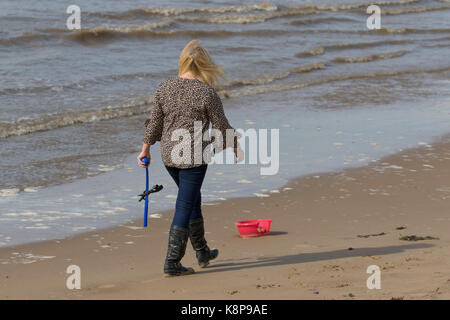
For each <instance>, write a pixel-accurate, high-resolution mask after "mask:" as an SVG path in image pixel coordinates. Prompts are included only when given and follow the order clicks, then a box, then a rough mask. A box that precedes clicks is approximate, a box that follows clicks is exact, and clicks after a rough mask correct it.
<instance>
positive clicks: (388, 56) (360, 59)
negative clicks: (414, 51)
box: [333, 50, 406, 63]
mask: <svg viewBox="0 0 450 320" xmlns="http://www.w3.org/2000/svg"><path fill="white" fill-rule="evenodd" d="M405 53H406V51H404V50H401V51H396V52H389V53H375V54H371V55H369V56H364V57H358V58H347V57H338V58H335V59H333V61H334V62H340V63H361V62H370V61H374V60H380V59H393V58H397V57H401V56H403V55H404V54H405Z"/></svg>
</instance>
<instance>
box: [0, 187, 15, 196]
mask: <svg viewBox="0 0 450 320" xmlns="http://www.w3.org/2000/svg"><path fill="white" fill-rule="evenodd" d="M19 191H20V190H19V189H18V188H11V189H2V190H0V197H15V196H17V194H18V193H19Z"/></svg>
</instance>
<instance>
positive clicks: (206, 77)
mask: <svg viewBox="0 0 450 320" xmlns="http://www.w3.org/2000/svg"><path fill="white" fill-rule="evenodd" d="M188 71H190V72H192V74H193V75H194V77H195V78H197V79H199V80H200V81H203V82H205V83H207V84H209V85H210V86H214V84H215V83H216V82H217V80H218V77H222V78H225V74H224V72H223V71H222V68H221V67H220V66H219V65H217V64H215V63H214V62H213V61H212V59H211V57H210V56H209V54H208V52H207V51H206V50H205V48H203V46H202V45H201V44H200V42H199V41H198V40H191V41H190V42H189V43H188V44H187V45H186V46H185V47H184V49H183V50H182V51H181V53H180V59H179V61H178V75H179V76H181V75H182V74H184V73H186V72H188Z"/></svg>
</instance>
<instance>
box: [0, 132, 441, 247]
mask: <svg viewBox="0 0 450 320" xmlns="http://www.w3.org/2000/svg"><path fill="white" fill-rule="evenodd" d="M449 138H450V133H445V134H441V135H439V136H436V137H434V138H433V140H432V141H431V142H430V143H429V144H431V145H435V144H439V143H441V142H442V141H445V140H447V139H449ZM421 144H422V145H421ZM429 144H428V143H418V145H416V146H411V147H407V148H405V149H400V151H396V152H394V153H391V154H387V155H384V156H381V157H380V158H378V159H376V160H371V162H369V163H366V164H361V165H356V166H353V165H352V166H342V167H338V168H335V169H333V170H328V171H326V170H325V171H315V172H312V173H305V174H303V175H300V176H296V177H294V178H290V179H289V180H288V181H287V182H286V183H284V184H282V185H280V186H279V187H278V188H276V189H278V190H280V189H283V188H285V187H288V185H290V184H291V183H292V182H293V181H296V180H300V179H304V178H307V177H312V176H317V175H326V174H334V173H340V172H345V171H347V170H354V169H361V168H365V167H368V166H371V165H374V164H376V163H379V162H380V161H382V160H383V159H385V158H389V157H392V156H395V155H399V154H402V153H404V152H407V151H409V150H414V149H419V148H422V147H424V146H426V145H429ZM158 152H159V149H158ZM130 155H131V153H130V154H129V155H128V156H127V157H129V156H130ZM157 156H158V157H159V153H158V154H157ZM133 160H134V157H133ZM121 169H126V164H125V162H124V165H123V167H122V168H121ZM99 175H101V173H100V174H99ZM81 180H82V179H81ZM77 181H80V179H77V180H74V181H71V182H70V183H76V182H77ZM62 185H65V184H62ZM58 186H59V185H54V186H51V187H58ZM270 191H271V190H269V189H267V192H264V193H265V194H268V195H271V194H272V193H270ZM258 193H259V192H258ZM260 194H261V193H260ZM257 197H258V196H256V193H253V195H244V196H232V197H229V198H228V197H227V198H226V199H225V200H223V199H221V200H211V201H209V202H203V203H202V206H211V205H214V204H216V203H218V202H223V201H229V200H232V199H242V198H245V199H250V198H257ZM136 199H137V198H136ZM139 210H140V209H139ZM172 210H173V209H172V208H171V209H157V211H155V212H152V213H151V214H155V215H166V214H170V212H171V211H172ZM153 219H155V218H150V213H149V223H150V221H151V220H153ZM124 220H128V222H127V221H124V222H122V223H119V224H114V225H109V226H106V227H101V228H98V229H92V230H91V231H81V232H78V233H72V234H68V235H67V236H63V237H59V238H54V239H44V240H37V241H30V242H22V243H17V244H12V245H4V246H0V250H1V249H7V248H14V247H19V246H24V245H32V244H39V243H45V242H49V241H50V242H51V241H62V240H65V239H69V238H72V237H75V236H82V235H83V234H90V233H98V232H102V231H104V230H107V229H111V228H116V227H120V226H124V225H133V226H134V225H139V224H140V221H141V220H142V218H130V219H124Z"/></svg>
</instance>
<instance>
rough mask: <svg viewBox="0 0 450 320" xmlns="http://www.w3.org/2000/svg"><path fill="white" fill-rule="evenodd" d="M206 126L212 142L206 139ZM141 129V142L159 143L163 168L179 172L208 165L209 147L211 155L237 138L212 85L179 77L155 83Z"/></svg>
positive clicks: (231, 145) (208, 137)
mask: <svg viewBox="0 0 450 320" xmlns="http://www.w3.org/2000/svg"><path fill="white" fill-rule="evenodd" d="M210 123H211V124H212V130H211V135H212V136H213V137H214V139H211V138H210V136H209V130H208V129H209V125H210ZM145 126H146V131H145V135H144V139H143V142H144V143H146V144H149V145H153V144H154V143H155V142H157V141H160V142H161V156H162V160H163V163H164V165H166V166H169V167H176V168H181V169H185V168H193V167H196V166H200V165H203V164H208V163H209V162H210V161H211V146H212V147H213V150H214V152H219V151H221V150H223V149H225V148H227V147H234V146H236V145H237V138H238V137H239V136H240V135H239V134H238V133H237V132H236V131H235V130H234V129H233V127H232V126H231V125H230V123H229V122H228V120H227V118H226V116H225V113H224V110H223V105H222V101H221V100H220V97H219V95H218V94H217V92H216V90H215V89H214V88H213V87H212V86H210V85H208V84H206V83H204V82H202V81H200V80H198V79H187V78H181V77H179V76H174V77H171V78H168V79H166V80H164V81H162V82H161V83H160V84H159V86H158V88H157V89H156V92H155V94H154V97H153V108H152V110H151V113H150V118H149V119H148V120H147V121H146V122H145ZM227 134H228V135H227ZM220 135H221V137H220ZM207 148H209V149H207ZM208 150H209V151H208ZM205 151H206V152H205Z"/></svg>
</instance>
